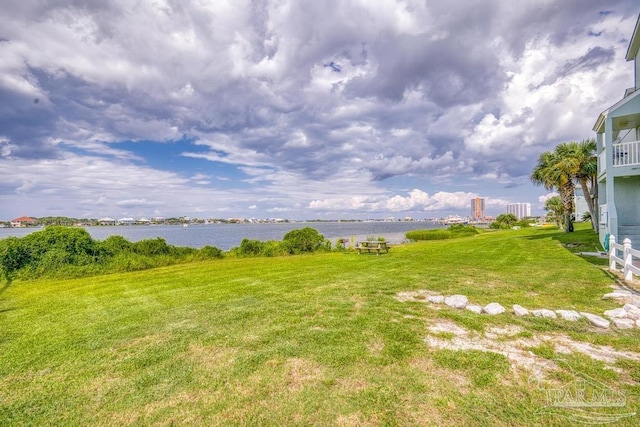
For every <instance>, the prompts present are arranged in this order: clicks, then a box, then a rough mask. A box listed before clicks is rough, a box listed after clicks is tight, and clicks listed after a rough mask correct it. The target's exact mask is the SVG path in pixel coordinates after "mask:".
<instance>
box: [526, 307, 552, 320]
mask: <svg viewBox="0 0 640 427" xmlns="http://www.w3.org/2000/svg"><path fill="white" fill-rule="evenodd" d="M531 314H533V315H534V316H536V317H544V318H547V319H555V318H557V317H558V316H557V315H556V313H554V312H553V311H551V310H549V309H546V308H541V309H539V310H531Z"/></svg>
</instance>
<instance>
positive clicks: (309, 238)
mask: <svg viewBox="0 0 640 427" xmlns="http://www.w3.org/2000/svg"><path fill="white" fill-rule="evenodd" d="M282 243H283V244H284V245H285V247H286V249H287V251H288V252H289V253H290V254H299V253H303V252H314V251H316V250H318V249H320V248H323V249H331V242H329V241H326V240H325V238H324V236H323V235H322V234H320V233H318V231H317V230H316V229H314V228H311V227H305V228H301V229H298V230H291V231H289V232H288V233H287V234H285V235H284V237H283V238H282Z"/></svg>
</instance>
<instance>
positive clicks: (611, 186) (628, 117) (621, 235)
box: [593, 16, 640, 245]
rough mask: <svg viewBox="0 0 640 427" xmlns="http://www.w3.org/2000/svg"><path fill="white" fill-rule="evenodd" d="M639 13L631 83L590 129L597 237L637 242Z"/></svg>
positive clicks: (632, 45)
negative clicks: (594, 155)
mask: <svg viewBox="0 0 640 427" xmlns="http://www.w3.org/2000/svg"><path fill="white" fill-rule="evenodd" d="M639 48H640V16H638V20H637V21H636V26H635V29H634V31H633V35H632V36H631V41H630V42H629V47H628V49H627V55H626V60H627V61H634V70H635V82H634V83H635V85H634V86H633V87H632V88H629V89H627V90H626V91H625V93H624V97H623V98H622V99H621V100H619V101H618V102H616V103H615V104H613V105H612V106H611V107H609V108H607V109H606V110H604V111H603V112H602V113H601V114H600V116H599V117H598V120H597V121H596V124H595V126H594V127H593V130H594V131H595V132H596V141H597V144H598V148H597V153H598V198H599V205H600V206H599V219H598V220H599V237H600V241H601V242H603V243H604V241H605V239H606V237H607V235H612V236H615V238H616V241H618V242H622V240H623V239H625V238H629V239H631V242H632V243H635V244H636V245H638V244H640V90H639V89H640V53H639Z"/></svg>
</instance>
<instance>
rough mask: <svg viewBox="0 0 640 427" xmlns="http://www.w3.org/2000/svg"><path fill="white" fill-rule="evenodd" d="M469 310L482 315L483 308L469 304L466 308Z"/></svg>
mask: <svg viewBox="0 0 640 427" xmlns="http://www.w3.org/2000/svg"><path fill="white" fill-rule="evenodd" d="M465 308H466V309H467V310H469V311H472V312H474V313H476V314H480V313H482V306H479V305H477V304H467V306H466V307H465Z"/></svg>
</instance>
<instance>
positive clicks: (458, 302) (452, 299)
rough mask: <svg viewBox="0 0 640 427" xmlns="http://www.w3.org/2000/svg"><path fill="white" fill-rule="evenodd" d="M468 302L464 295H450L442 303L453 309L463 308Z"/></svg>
mask: <svg viewBox="0 0 640 427" xmlns="http://www.w3.org/2000/svg"><path fill="white" fill-rule="evenodd" d="M467 302H469V300H468V299H467V297H465V296H464V295H451V296H448V297H446V298H445V299H444V303H445V304H447V305H448V306H449V307H453V308H465V307H466V305H467Z"/></svg>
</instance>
